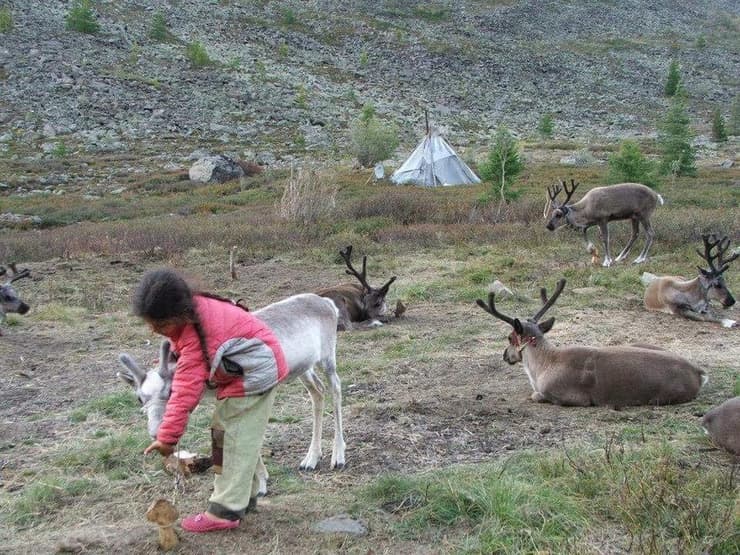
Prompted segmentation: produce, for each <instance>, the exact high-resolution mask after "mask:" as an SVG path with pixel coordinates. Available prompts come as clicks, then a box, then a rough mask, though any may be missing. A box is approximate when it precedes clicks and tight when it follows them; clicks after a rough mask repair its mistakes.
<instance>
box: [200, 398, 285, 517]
mask: <svg viewBox="0 0 740 555" xmlns="http://www.w3.org/2000/svg"><path fill="white" fill-rule="evenodd" d="M275 390H276V388H274V387H273V388H272V389H271V390H269V391H266V392H265V393H263V394H261V395H248V396H246V397H230V398H227V399H222V400H220V401H216V410H215V411H214V413H213V423H212V425H211V428H212V429H211V434H212V437H213V465H214V471H215V472H216V477H215V479H214V480H213V494H212V495H211V497H210V499H209V500H208V501H209V507H208V511H209V512H210V513H212V514H214V515H216V516H219V517H221V518H228V519H230V520H237V519H240V518H242V517H243V516H244V513H245V511H246V509H247V506H248V505H249V500H250V498H256V497H257V491H258V489H259V481H258V480H257V477H256V476H255V468H256V466H257V460H258V459H259V455H260V450H261V449H262V440H263V439H264V436H265V428H266V427H267V420H268V419H269V417H270V412H271V411H272V404H273V402H274V401H275Z"/></svg>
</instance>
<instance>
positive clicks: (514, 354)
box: [476, 279, 565, 364]
mask: <svg viewBox="0 0 740 555" xmlns="http://www.w3.org/2000/svg"><path fill="white" fill-rule="evenodd" d="M564 287H565V279H561V280H560V281H558V284H557V286H556V288H555V293H553V295H552V297H550V298H549V299H548V298H547V290H546V289H545V288H544V287H543V288H542V289H540V297H541V298H542V308H540V309H539V310H538V311H537V314H535V315H534V316H532V317H531V318H528V319H527V320H524V321H522V320H520V319H519V318H511V317H510V316H506V315H505V314H502V313H501V312H499V311H498V310H496V305H495V303H494V298H495V293H489V294H488V304H486V303H485V302H484V301H483V300H481V299H478V300H477V301H476V303H478V306H479V307H481V308H482V309H483V310H485V311H486V312H488V313H489V314H491V315H492V316H495V317H496V318H498V319H499V320H503V321H504V322H506V323H507V324H509V325H510V326H511V327H512V328H514V329H513V331H512V332H511V333H510V334H509V346H508V347H506V349H505V350H504V360H505V361H506V362H508V363H509V364H516V363H517V362H521V360H522V351H524V349H525V348H526V347H529V346H533V347H534V346H536V345H537V343H539V342H541V341H542V339H543V338H544V336H545V334H546V333H547V332H548V331H550V330H551V329H552V326H553V324H554V323H555V318H549V319H547V320H545V321H544V322H538V320H539V319H540V318H542V316H543V315H544V314H545V312H547V311H548V309H549V308H550V307H551V306H552V305H553V304H555V301H556V300H557V298H558V297H559V296H560V293H562V292H563V288H564Z"/></svg>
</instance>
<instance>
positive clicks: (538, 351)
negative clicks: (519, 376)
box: [521, 337, 557, 369]
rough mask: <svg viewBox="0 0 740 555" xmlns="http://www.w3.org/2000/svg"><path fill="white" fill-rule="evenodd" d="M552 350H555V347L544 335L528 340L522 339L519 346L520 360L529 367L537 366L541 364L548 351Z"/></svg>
mask: <svg viewBox="0 0 740 555" xmlns="http://www.w3.org/2000/svg"><path fill="white" fill-rule="evenodd" d="M554 350H557V347H554V346H553V345H552V343H550V342H549V341H548V340H547V339H546V338H545V337H539V338H536V339H535V338H530V341H526V340H523V341H522V346H521V351H522V361H523V362H524V365H525V366H527V367H528V368H530V369H535V368H538V367H539V366H541V362H542V360H543V359H545V358H547V357H548V356H549V353H552V352H553V351H554Z"/></svg>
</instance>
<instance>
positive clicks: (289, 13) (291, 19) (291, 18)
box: [282, 8, 297, 26]
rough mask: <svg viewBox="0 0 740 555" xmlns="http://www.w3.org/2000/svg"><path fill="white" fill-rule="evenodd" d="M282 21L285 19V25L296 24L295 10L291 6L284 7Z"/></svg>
mask: <svg viewBox="0 0 740 555" xmlns="http://www.w3.org/2000/svg"><path fill="white" fill-rule="evenodd" d="M282 21H283V25H288V26H290V25H295V24H296V21H297V19H296V16H295V12H294V11H293V10H291V9H290V8H285V9H283V11H282Z"/></svg>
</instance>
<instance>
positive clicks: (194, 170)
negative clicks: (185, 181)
mask: <svg viewBox="0 0 740 555" xmlns="http://www.w3.org/2000/svg"><path fill="white" fill-rule="evenodd" d="M188 175H189V176H190V180H191V181H196V182H198V183H224V182H225V181H231V180H232V179H239V178H240V177H244V170H243V169H242V167H241V166H240V165H239V164H237V163H236V161H234V160H232V159H231V158H229V157H228V156H224V155H223V154H218V155H216V156H206V157H205V158H201V159H200V160H198V161H197V162H195V164H193V165H192V166H191V167H190V171H189V172H188Z"/></svg>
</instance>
